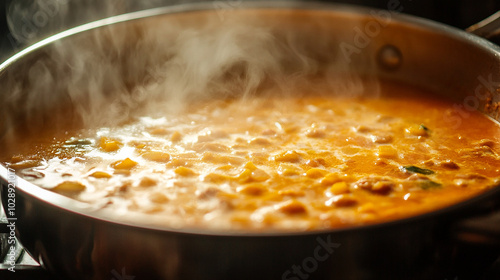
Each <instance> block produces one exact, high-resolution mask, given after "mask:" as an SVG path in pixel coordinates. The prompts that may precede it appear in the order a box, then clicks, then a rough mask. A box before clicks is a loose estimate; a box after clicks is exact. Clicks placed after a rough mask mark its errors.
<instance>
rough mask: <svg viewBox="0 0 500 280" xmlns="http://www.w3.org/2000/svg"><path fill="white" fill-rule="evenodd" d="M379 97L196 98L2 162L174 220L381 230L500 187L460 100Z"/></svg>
mask: <svg viewBox="0 0 500 280" xmlns="http://www.w3.org/2000/svg"><path fill="white" fill-rule="evenodd" d="M381 91H382V93H381V95H382V96H380V98H371V97H359V96H358V97H352V96H351V97H349V96H336V95H334V94H329V93H326V94H311V95H302V96H288V97H277V96H276V97H272V96H266V97H264V96H255V97H246V98H242V99H235V98H231V99H224V100H220V99H219V100H212V101H200V102H197V103H195V104H191V105H190V106H188V107H186V109H185V110H183V111H182V112H176V113H175V114H169V113H168V112H165V113H161V115H160V116H158V114H155V116H154V117H153V116H143V117H140V118H134V119H131V120H130V121H129V122H128V123H126V124H123V125H120V126H115V127H101V128H98V129H81V130H75V131H67V132H65V133H64V134H63V135H59V136H57V137H55V138H54V137H48V138H44V139H29V140H26V143H25V146H26V147H29V148H26V149H24V151H23V152H19V153H16V154H14V155H4V157H3V162H4V163H5V164H6V165H7V166H9V167H10V168H13V169H15V170H16V172H17V174H18V175H19V176H21V177H23V178H25V179H27V180H29V181H31V182H32V183H34V184H37V185H39V186H41V187H44V188H47V189H50V190H52V191H54V192H58V193H61V194H64V195H66V196H69V197H71V198H74V199H76V200H79V201H82V202H88V203H90V204H93V205H98V207H102V208H107V209H111V210H112V211H115V212H116V215H117V217H120V216H138V217H142V218H141V219H140V221H142V222H144V223H148V224H154V225H160V226H166V227H170V228H201V229H207V228H208V229H216V230H236V231H238V230H244V231H263V230H278V231H280V230H285V231H304V230H321V229H332V228H341V227H347V226H355V225H363V224H373V223H380V222H385V221H389V220H395V219H400V218H405V217H410V216H414V215H418V214H421V213H425V212H430V211H433V210H436V209H439V208H443V207H445V206H448V205H451V204H454V203H457V202H459V201H462V200H465V199H467V198H470V197H472V196H474V195H477V194H479V193H481V192H484V191H485V190H488V189H490V188H492V187H494V186H495V185H496V183H497V180H498V178H499V176H500V159H499V157H498V152H499V150H498V147H497V144H496V143H498V142H499V138H500V128H499V126H498V125H497V124H496V123H495V122H494V121H492V120H490V119H489V118H487V117H486V116H484V115H482V114H479V113H470V114H469V115H468V116H467V118H463V119H461V123H460V126H459V127H458V128H457V127H454V126H453V125H452V124H451V123H450V122H449V121H450V119H451V116H452V115H453V114H456V112H454V109H453V104H454V103H452V102H449V101H445V100H442V99H437V98H434V97H431V96H430V95H429V94H427V93H426V92H423V91H422V90H419V89H414V88H410V87H407V86H401V85H396V84H389V83H385V84H384V86H382V89H381ZM156 113H158V112H156ZM455 117H456V116H455Z"/></svg>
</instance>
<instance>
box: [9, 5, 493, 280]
mask: <svg viewBox="0 0 500 280" xmlns="http://www.w3.org/2000/svg"><path fill="white" fill-rule="evenodd" d="M390 3H392V2H390ZM399 10H400V9H399V7H398V6H397V5H395V6H394V7H389V10H388V11H380V10H369V9H365V8H357V7H352V6H344V5H324V4H311V3H238V6H237V7H232V8H231V9H220V7H214V6H213V5H209V4H196V5H181V6H175V7H167V8H160V9H154V10H148V11H144V12H138V13H133V14H127V15H123V16H118V17H114V18H111V19H107V20H103V21H98V22H94V23H90V24H88V25H84V26H81V27H78V28H75V29H72V30H69V31H67V32H63V33H61V34H58V35H56V36H53V37H50V38H48V39H46V40H44V41H42V42H40V43H38V44H35V45H34V46H32V47H29V48H28V49H26V50H24V51H22V52H20V53H19V54H17V55H15V56H14V57H12V58H11V59H9V60H8V61H6V62H5V63H4V64H2V65H1V66H0V84H1V85H2V86H1V87H2V94H4V95H5V97H4V98H3V99H2V101H0V107H1V108H2V112H0V120H1V121H0V137H1V138H0V139H1V140H2V141H1V142H0V143H1V144H2V145H4V146H2V147H7V145H9V146H10V145H12V143H14V142H15V141H16V139H17V137H26V135H24V134H23V133H26V131H28V132H27V133H28V136H31V137H33V135H37V133H44V132H45V131H52V130H53V129H56V130H57V129H64V127H65V126H66V125H74V124H75V123H80V121H81V119H80V118H78V117H77V116H76V115H74V114H72V106H71V101H72V100H70V99H69V98H68V94H67V91H68V84H69V83H75V81H68V80H65V79H63V77H64V76H65V75H70V74H71V72H72V71H74V69H73V68H72V67H71V66H69V64H70V62H72V59H73V58H74V57H76V56H79V55H92V54H94V53H95V52H94V50H95V49H96V48H101V50H103V49H107V52H106V55H104V56H102V59H103V60H106V62H107V63H109V65H111V68H110V69H108V70H109V71H107V72H104V73H103V72H102V71H98V70H97V69H93V68H92V65H86V67H87V72H86V73H87V74H86V75H88V76H83V77H87V78H88V79H89V80H90V79H93V78H95V75H96V73H99V75H104V77H101V78H102V80H104V81H106V80H107V78H108V75H115V74H116V73H118V74H119V76H121V77H122V79H123V80H122V83H120V85H125V87H124V88H123V87H120V88H118V89H117V88H115V86H116V84H105V83H103V84H102V85H103V86H104V87H105V88H106V90H107V91H109V92H110V96H111V97H110V98H114V97H116V96H115V95H114V94H115V93H114V92H121V91H122V90H123V89H128V90H131V89H133V88H134V87H137V86H138V85H141V83H144V80H145V79H147V78H148V72H147V69H149V68H150V67H155V66H156V65H157V63H159V62H158V61H156V60H154V59H147V58H146V59H145V61H144V64H142V66H141V67H143V68H141V69H139V70H138V71H133V72H132V71H129V69H131V68H132V67H137V65H134V64H133V62H134V63H135V62H137V61H135V60H133V59H129V58H130V57H132V56H134V55H141V56H142V57H144V53H147V52H148V51H149V50H150V47H152V46H154V43H155V41H154V40H153V41H151V43H152V44H146V45H140V44H138V43H137V42H139V40H138V39H139V38H143V37H144V34H146V33H147V31H148V30H152V29H157V30H161V29H160V28H161V27H165V26H169V25H171V24H175V25H176V26H179V27H183V26H190V27H193V26H194V27H196V26H201V25H203V24H204V23H206V20H207V19H209V18H211V19H213V18H216V19H218V20H219V23H218V24H221V25H223V24H224V20H225V17H227V16H232V17H234V16H235V17H239V18H243V19H245V18H254V19H255V18H258V21H259V23H260V24H263V25H266V24H276V23H280V24H279V26H280V28H278V30H277V31H276V32H278V33H277V34H278V35H279V34H285V33H286V34H289V33H288V32H293V34H294V38H295V40H297V41H300V42H303V43H304V44H303V45H302V46H303V47H304V48H309V49H310V50H311V51H312V54H313V57H314V58H315V59H316V60H317V61H323V62H327V63H331V64H332V65H335V67H334V72H335V71H336V72H348V73H356V75H360V76H364V77H368V78H376V79H389V80H392V81H397V82H402V83H406V84H409V85H416V86H419V87H423V88H426V89H429V90H432V91H434V92H436V94H441V95H444V96H447V97H449V98H452V99H453V100H455V101H456V102H457V108H458V109H459V110H457V114H456V115H454V116H453V117H452V118H450V119H449V122H450V125H457V124H458V122H460V121H462V120H463V118H466V117H467V112H468V111H469V110H479V111H482V112H484V113H485V114H487V115H488V116H490V117H491V118H493V119H495V120H497V121H499V120H500V114H499V112H498V110H499V109H498V108H500V107H499V106H498V105H497V103H496V102H497V101H498V99H499V98H500V96H499V92H498V90H499V88H500V74H499V73H500V48H499V47H498V46H496V45H494V44H492V43H490V42H488V41H486V40H484V39H482V38H479V37H477V36H475V35H472V34H469V33H466V32H463V31H461V30H457V29H454V28H451V27H447V26H443V25H440V24H436V23H433V22H429V21H426V20H423V19H419V18H414V17H410V16H405V15H402V14H400V13H399ZM116 32H121V34H124V36H122V37H121V38H120V40H119V41H117V40H115V39H113V36H110V34H113V33H116ZM283 37H284V38H285V37H286V36H283ZM96 38H99V41H95V40H96ZM325 38H327V40H325ZM97 42H100V43H97ZM103 42H105V43H103ZM75 46H79V47H80V48H79V49H78V52H75V50H74V49H73V47H75ZM325 49H326V50H328V51H327V52H324V50H325ZM61 50H64V51H63V52H61ZM64 59H67V60H68V65H62V66H61V65H59V64H57V63H55V62H56V61H61V60H64ZM165 59H166V58H165ZM40 64H43V65H44V67H45V68H44V71H46V72H43V71H42V72H40V71H39V68H37V67H38V66H39V65H40ZM43 73H50V75H51V77H52V80H50V82H49V83H43V84H40V83H37V81H39V80H38V79H36V78H34V76H36V75H41V74H43ZM113 73H114V74H113ZM110 77H111V76H110ZM113 77H114V76H113ZM59 78H61V79H59ZM82 81H83V82H82ZM78 82H79V83H78V85H80V86H81V87H83V88H82V91H85V90H89V88H86V86H85V80H84V79H83V80H82V79H80V80H79V81H78ZM33 95H38V96H45V95H51V96H52V98H51V102H46V103H39V106H38V107H37V108H34V109H33V108H27V106H25V105H24V103H23V102H24V100H25V99H26V98H30V97H31V96H33ZM43 100H45V99H43ZM84 101H85V100H84ZM68 104H69V105H68ZM28 109H31V110H30V111H29V114H28V113H27V112H28V111H27V110H28ZM12 124H14V126H12ZM56 124H57V125H56ZM0 177H1V181H2V201H3V204H4V208H5V211H6V213H7V216H8V218H10V219H11V220H9V222H13V223H15V232H16V236H17V237H18V239H19V241H20V242H21V243H22V245H23V246H24V247H25V248H26V249H27V250H28V251H29V252H30V254H31V255H32V256H33V257H34V258H35V260H37V261H39V262H40V264H41V265H42V267H43V268H45V269H48V270H49V271H52V272H54V273H55V274H57V275H59V276H61V277H64V278H65V279H111V278H116V277H120V276H121V277H122V279H132V278H130V277H131V276H134V277H135V279H294V280H296V279H430V278H433V279H445V278H453V277H454V276H453V275H454V273H455V271H454V270H453V269H454V268H456V266H454V262H455V261H456V257H457V254H459V253H460V248H461V247H460V244H463V243H461V242H467V240H471V239H470V237H471V236H472V235H471V234H473V232H472V230H469V231H468V232H467V233H468V234H463V233H464V231H463V229H464V228H468V229H470V228H471V227H467V223H465V224H461V222H462V221H464V220H465V219H467V218H469V217H475V216H477V215H486V214H488V213H491V212H492V211H493V210H494V209H496V208H498V204H499V201H500V200H499V196H500V188H499V187H496V188H494V189H492V190H491V191H488V192H486V193H484V194H482V195H479V196H477V197H474V198H472V199H469V200H467V201H464V202H462V203H459V204H456V205H453V206H450V207H447V208H445V209H441V210H438V211H435V212H432V213H428V214H424V215H420V216H417V217H412V218H407V219H402V220H398V221H394V222H388V223H383V224H378V225H371V226H360V227H352V228H347V229H340V230H329V231H315V232H307V233H303V232H291V233H287V234H283V233H247V234H245V233H230V232H220V231H218V232H217V231H192V230H175V229H169V228H158V227H151V226H142V225H139V224H137V223H131V222H122V221H118V220H116V219H115V218H114V217H113V214H112V213H108V212H105V211H102V210H97V209H95V208H92V206H88V205H84V204H82V203H79V202H76V201H73V200H71V199H68V198H66V197H63V196H61V195H58V194H55V193H52V192H50V191H47V190H44V189H42V188H39V187H37V186H35V185H33V184H31V183H29V182H27V181H25V180H23V179H21V178H18V177H16V176H13V173H11V172H10V171H9V170H8V169H7V168H5V167H4V166H0ZM14 181H15V182H14ZM11 189H15V192H13V191H10V190H11ZM9 193H14V194H15V203H14V201H13V200H9V198H13V196H12V195H11V196H10V197H9ZM9 203H10V205H9ZM9 208H13V209H9ZM457 228H461V229H462V230H461V231H457ZM472 228H473V227H472ZM459 233H461V234H459ZM457 237H460V238H457ZM467 237H469V239H467ZM491 240H492V241H491V242H492V243H491V244H494V242H496V240H498V239H495V238H492V239H491ZM492 246H493V245H492ZM491 248H492V250H494V252H496V253H500V250H499V249H498V247H491ZM497 255H498V254H497ZM117 275H118V276H117ZM123 277H129V278H123Z"/></svg>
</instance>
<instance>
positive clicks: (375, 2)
mask: <svg viewBox="0 0 500 280" xmlns="http://www.w3.org/2000/svg"><path fill="white" fill-rule="evenodd" d="M36 1H38V0H36ZM36 1H35V0H0V61H3V60H4V59H5V58H7V57H8V56H10V55H12V53H14V52H16V51H19V50H20V49H22V48H23V47H25V46H26V45H29V44H31V43H34V42H36V41H37V40H40V39H42V38H44V37H47V36H48V35H50V34H53V33H56V32H58V31H61V30H64V29H67V28H69V27H72V26H75V25H79V24H82V23H85V22H89V21H92V20H95V19H99V18H103V17H107V16H112V15H115V14H120V13H125V12H130V11H134V10H138V9H144V8H151V7H157V6H162V5H167V4H171V3H180V2H194V1H190V0H141V1H136V0H43V1H45V3H49V2H55V1H60V2H61V3H64V6H65V8H66V10H65V13H64V15H57V16H55V17H54V18H51V19H50V20H51V21H52V22H51V23H50V24H47V25H50V26H44V28H40V29H37V30H36V31H37V32H36V34H34V36H33V37H32V38H30V40H29V41H28V42H26V41H25V40H16V39H15V37H14V36H12V33H11V31H10V29H9V26H8V24H7V13H8V11H9V7H11V9H10V12H11V13H12V6H13V5H17V6H21V7H23V5H24V6H27V7H29V6H30V5H31V6H32V5H33V3H35V2H36ZM43 1H41V2H43ZM217 1H219V0H217ZM231 1H232V0H223V1H220V2H223V3H224V2H225V3H229V4H230V3H231ZM237 1H238V0H237ZM389 1H391V0H344V1H331V2H338V3H348V4H355V5H363V6H368V7H374V8H380V9H387V5H388V2H389ZM392 1H395V0H392ZM399 1H400V3H401V6H403V7H404V9H403V13H406V14H412V15H417V16H419V17H424V18H428V19H432V20H435V21H438V22H442V23H445V24H448V25H452V26H455V27H458V28H461V29H464V28H466V27H468V26H470V25H472V24H474V23H476V22H478V21H480V20H481V19H484V18H486V17H487V16H489V15H491V14H493V13H494V12H496V11H498V10H500V0H399ZM207 2H208V1H207ZM212 2H215V1H212ZM323 2H328V1H327V0H323ZM57 3H59V2H57ZM104 3H105V4H104ZM233 3H234V1H233ZM110 4H111V5H110ZM110 6H112V7H110ZM61 14H63V13H62V12H61ZM22 17H23V16H17V19H18V20H19V19H20V18H22ZM24 17H26V18H29V16H24ZM21 24H22V22H21ZM17 26H19V24H17V25H16V24H11V28H16V27H17Z"/></svg>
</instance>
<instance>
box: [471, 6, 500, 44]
mask: <svg viewBox="0 0 500 280" xmlns="http://www.w3.org/2000/svg"><path fill="white" fill-rule="evenodd" d="M466 31H467V32H469V33H472V34H475V35H478V36H480V37H483V38H485V39H488V40H492V39H494V38H496V37H500V11H498V12H496V13H494V14H493V15H491V16H489V17H487V18H485V19H484V20H482V21H480V22H478V23H476V24H474V25H472V26H470V27H469V28H467V29H466Z"/></svg>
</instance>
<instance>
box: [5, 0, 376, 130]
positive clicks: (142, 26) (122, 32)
mask: <svg viewBox="0 0 500 280" xmlns="http://www.w3.org/2000/svg"><path fill="white" fill-rule="evenodd" d="M54 1H55V0H54ZM59 11H60V12H62V8H61V9H60V10H59ZM301 20H302V22H301V21H297V20H296V19H295V18H294V16H293V13H290V12H282V13H279V12H278V13H276V15H274V14H272V13H271V14H270V13H269V12H267V13H262V14H260V13H259V12H256V11H253V12H252V11H249V12H248V11H247V12H245V11H244V10H235V11H232V12H231V13H226V14H225V17H224V19H221V18H220V16H219V15H218V14H217V13H216V12H214V11H212V12H195V13H180V14H173V15H165V16H160V17H156V18H147V19H140V20H135V21H132V22H125V23H120V24H114V25H111V26H106V27H103V28H98V29H95V30H92V31H90V32H84V33H82V34H79V35H76V36H72V37H71V38H68V39H64V40H60V41H57V42H56V43H54V44H53V46H52V47H50V48H45V49H43V50H41V51H40V52H39V53H40V55H39V56H37V58H36V59H34V62H33V63H25V64H23V65H21V66H19V67H20V69H15V67H11V68H12V69H13V70H12V71H10V72H9V73H7V74H6V75H4V78H5V79H4V81H5V83H6V85H7V86H6V88H8V89H9V92H8V93H7V94H8V98H6V99H5V100H4V101H3V103H4V104H3V105H4V106H5V105H6V107H7V108H11V109H12V108H16V109H15V112H8V110H7V111H6V113H5V114H4V116H3V117H5V118H4V119H8V118H10V120H11V121H18V120H17V118H18V117H20V116H21V115H23V116H24V117H23V118H25V119H26V121H27V123H29V124H30V125H31V127H32V128H35V129H36V128H41V127H47V126H51V127H56V126H58V125H59V123H64V121H69V122H73V121H75V120H76V121H78V122H80V123H83V124H84V125H87V126H93V125H113V124H116V123H119V122H122V121H126V120H127V119H128V118H129V117H130V116H133V114H141V113H144V111H149V112H151V111H153V112H160V113H161V111H162V110H180V109H182V107H183V106H184V104H189V102H191V101H193V100H200V99H203V98H209V97H213V96H240V95H245V96H250V95H253V94H262V93H266V92H269V94H288V93H289V92H292V91H298V89H303V90H307V91H311V90H314V89H315V87H316V88H321V89H322V90H323V91H325V92H326V91H328V92H334V93H345V92H347V93H349V94H361V93H363V92H364V89H365V88H364V86H365V85H366V83H363V82H362V80H361V77H360V76H358V75H357V74H352V71H350V70H353V69H352V68H353V67H352V65H349V64H347V63H346V61H345V59H343V58H342V56H341V54H340V53H339V51H338V45H339V42H340V41H341V40H343V38H347V37H348V36H349V32H350V29H349V28H345V27H343V28H342V30H344V29H345V31H344V34H342V32H340V33H336V36H332V34H331V30H330V29H332V26H331V23H329V22H322V21H320V20H318V21H315V20H314V17H313V16H309V18H307V20H304V19H303V16H302V19H301ZM13 31H14V32H15V30H13ZM18 36H21V35H19V34H18ZM19 67H18V68H19ZM364 67H365V69H364V70H367V71H369V70H370V63H369V62H367V64H365V66H364ZM354 70H356V69H354ZM19 73H24V74H26V75H24V76H23V75H20V74H19ZM346 73H347V74H346ZM349 73H351V74H349ZM318 81H321V86H317V84H318ZM325 85H326V88H327V90H325ZM371 86H372V87H373V86H376V83H372V84H371ZM68 111H69V114H70V117H68ZM47 112H50V114H48V115H47ZM3 125H4V126H5V125H6V124H5V123H3ZM0 128H1V127H0ZM4 128H5V127H4ZM0 137H1V136H0Z"/></svg>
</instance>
